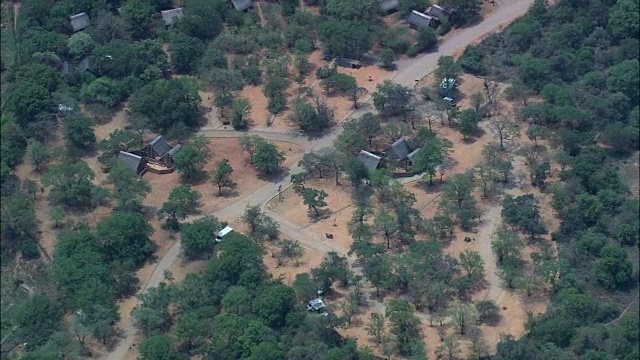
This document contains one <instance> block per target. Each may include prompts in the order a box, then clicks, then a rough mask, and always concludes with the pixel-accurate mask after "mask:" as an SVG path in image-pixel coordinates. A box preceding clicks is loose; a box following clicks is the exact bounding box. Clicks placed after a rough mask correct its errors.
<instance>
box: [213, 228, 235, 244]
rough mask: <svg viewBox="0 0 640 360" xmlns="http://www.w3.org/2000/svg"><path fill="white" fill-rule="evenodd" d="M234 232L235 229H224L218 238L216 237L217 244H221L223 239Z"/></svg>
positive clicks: (219, 232)
mask: <svg viewBox="0 0 640 360" xmlns="http://www.w3.org/2000/svg"><path fill="white" fill-rule="evenodd" d="M232 231H233V228H232V227H231V226H227V227H225V228H224V229H222V230H220V231H218V236H216V242H217V243H219V242H221V241H222V238H223V237H224V236H225V235H227V234H228V233H230V232H232Z"/></svg>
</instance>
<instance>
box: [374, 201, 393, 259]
mask: <svg viewBox="0 0 640 360" xmlns="http://www.w3.org/2000/svg"><path fill="white" fill-rule="evenodd" d="M373 224H374V226H375V228H376V230H378V231H379V232H380V233H382V235H383V236H384V239H385V241H386V243H387V249H391V237H392V236H393V235H394V233H395V232H396V231H397V230H398V223H397V220H396V218H394V217H393V216H392V215H391V214H390V213H389V212H388V211H387V210H385V209H383V208H380V209H379V211H378V213H377V214H376V218H375V219H374V221H373Z"/></svg>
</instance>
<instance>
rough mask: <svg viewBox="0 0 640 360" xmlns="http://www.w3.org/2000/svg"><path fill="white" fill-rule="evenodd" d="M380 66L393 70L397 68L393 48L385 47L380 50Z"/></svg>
mask: <svg viewBox="0 0 640 360" xmlns="http://www.w3.org/2000/svg"><path fill="white" fill-rule="evenodd" d="M379 56H380V61H381V64H380V67H381V68H383V69H385V70H387V71H392V70H395V69H396V64H395V63H394V62H393V61H394V60H395V56H394V54H393V50H391V49H388V48H384V49H382V50H380V53H379Z"/></svg>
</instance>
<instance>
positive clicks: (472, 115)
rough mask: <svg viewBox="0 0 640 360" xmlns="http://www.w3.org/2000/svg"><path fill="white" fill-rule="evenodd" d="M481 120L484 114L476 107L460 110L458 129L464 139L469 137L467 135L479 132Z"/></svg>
mask: <svg viewBox="0 0 640 360" xmlns="http://www.w3.org/2000/svg"><path fill="white" fill-rule="evenodd" d="M481 120H482V115H480V114H479V113H478V112H477V111H475V110H474V109H464V110H462V111H461V112H460V115H459V118H458V131H459V132H460V133H461V134H462V137H463V138H464V139H467V137H469V136H473V134H476V133H477V132H478V130H479V128H478V124H479V123H480V121H481Z"/></svg>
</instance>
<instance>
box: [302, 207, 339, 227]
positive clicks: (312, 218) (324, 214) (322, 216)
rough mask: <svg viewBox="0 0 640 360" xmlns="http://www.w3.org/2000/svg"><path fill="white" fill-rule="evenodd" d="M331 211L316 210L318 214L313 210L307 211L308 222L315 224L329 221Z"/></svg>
mask: <svg viewBox="0 0 640 360" xmlns="http://www.w3.org/2000/svg"><path fill="white" fill-rule="evenodd" d="M332 214H333V211H331V209H318V214H317V215H316V212H315V211H314V210H313V209H309V210H307V215H308V216H309V222H310V223H312V224H315V223H317V222H319V221H322V220H326V219H329V218H330V217H331V215H332Z"/></svg>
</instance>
